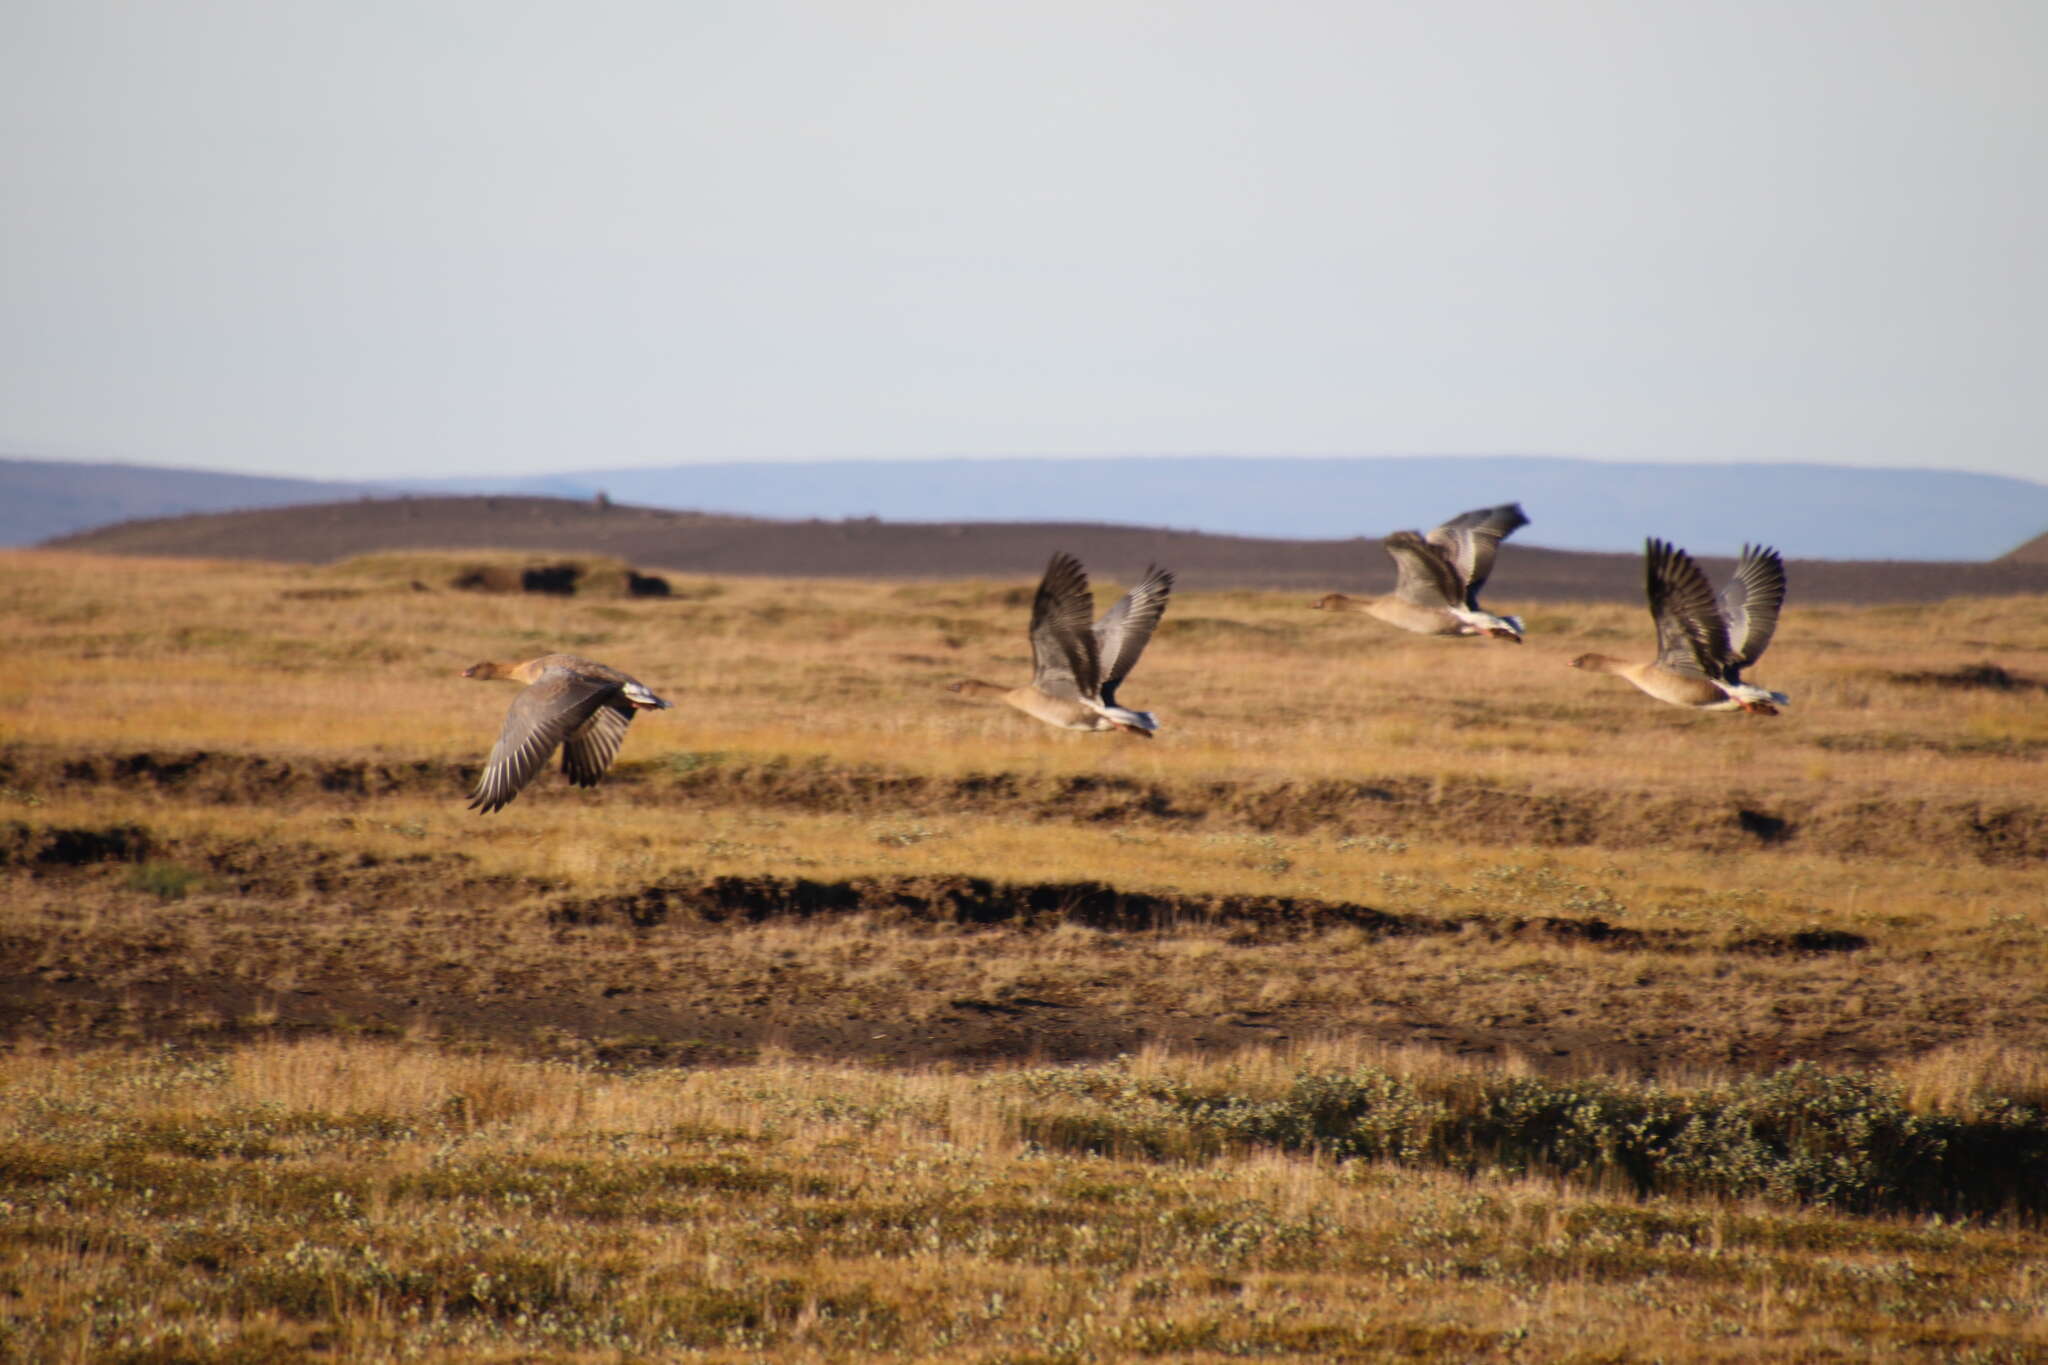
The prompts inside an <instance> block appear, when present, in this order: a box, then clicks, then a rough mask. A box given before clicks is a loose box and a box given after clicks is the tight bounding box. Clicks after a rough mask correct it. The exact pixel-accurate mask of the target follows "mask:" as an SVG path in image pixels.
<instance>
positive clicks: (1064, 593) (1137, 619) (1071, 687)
mask: <svg viewBox="0 0 2048 1365" xmlns="http://www.w3.org/2000/svg"><path fill="white" fill-rule="evenodd" d="M1172 591H1173V575H1172V574H1170V573H1168V572H1167V571H1166V570H1164V569H1161V568H1159V567H1157V566H1154V567H1152V568H1149V569H1147V570H1146V571H1145V577H1144V579H1143V580H1142V581H1140V582H1139V584H1138V586H1137V587H1135V588H1132V589H1131V590H1130V591H1129V592H1127V593H1125V594H1124V595H1123V596H1122V597H1121V598H1119V599H1117V602H1116V605H1115V606H1113V607H1111V608H1110V609H1109V610H1108V611H1106V612H1104V613H1102V619H1101V620H1099V621H1093V622H1092V623H1091V619H1090V618H1091V617H1093V616H1094V614H1095V597H1094V594H1093V593H1092V592H1090V591H1089V588H1088V574H1087V571H1086V570H1084V569H1083V568H1082V567H1081V562H1080V561H1079V560H1077V559H1075V558H1074V557H1073V556H1072V555H1070V554H1067V553H1065V552H1064V551H1062V552H1060V553H1057V554H1055V555H1053V557H1052V559H1051V561H1050V562H1049V563H1048V564H1047V565H1046V568H1045V576H1044V577H1043V578H1041V579H1040V580H1039V583H1038V593H1037V595H1036V596H1035V597H1034V598H1033V599H1032V603H1031V681H1030V682H1028V683H1026V684H1024V685H1023V686H1021V687H1004V686H1003V685H1002V684H1000V683H992V682H984V681H983V680H982V679H980V678H963V679H962V680H960V681H959V682H956V683H953V684H951V685H949V686H948V687H947V689H946V690H947V691H949V692H952V693H955V694H957V695H959V696H963V697H983V698H987V699H988V700H991V701H1000V702H1002V703H1003V704H1004V705H1006V706H1012V707H1015V708H1016V709H1017V710H1019V711H1022V712H1023V713H1024V714H1025V715H1027V716H1030V717H1032V718H1033V719H1035V720H1041V721H1044V722H1045V723H1046V724H1047V725H1052V726H1057V727H1058V728H1060V729H1062V730H1089V731H1101V730H1122V731H1123V732H1124V733H1126V734H1131V735H1138V736H1141V737H1143V738H1146V739H1150V738H1151V737H1152V732H1153V731H1154V730H1155V729H1157V728H1158V725H1159V722H1158V721H1157V719H1155V718H1154V717H1153V715H1152V713H1151V712H1149V711H1133V710H1131V709H1129V708H1128V707H1124V706H1119V705H1117V701H1116V691H1117V688H1118V687H1119V686H1120V685H1121V684H1122V683H1123V680H1124V678H1125V677H1126V676H1127V675H1128V674H1129V673H1130V671H1131V669H1132V668H1133V667H1135V666H1136V664H1137V662H1138V656H1139V655H1140V654H1142V653H1144V651H1145V645H1146V642H1147V641H1149V640H1150V639H1151V638H1152V632H1153V630H1154V629H1155V628H1156V627H1157V626H1158V625H1159V618H1160V617H1161V616H1162V615H1164V614H1165V612H1166V599H1167V596H1168V595H1169V594H1170V593H1171V592H1172Z"/></svg>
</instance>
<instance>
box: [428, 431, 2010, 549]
mask: <svg viewBox="0 0 2048 1365" xmlns="http://www.w3.org/2000/svg"><path fill="white" fill-rule="evenodd" d="M420 487H421V488H422V489H426V488H433V489H439V490H448V491H468V492H508V493H530V494H536V495H543V496H557V497H588V496H590V495H591V494H592V493H595V492H597V491H598V490H600V489H601V490H603V491H605V492H607V493H609V494H610V495H611V496H612V497H614V498H616V499H618V500H619V501H621V502H632V503H639V504H642V505H645V506H649V507H696V508H705V509H709V510H714V511H720V512H731V513H736V514H741V515H747V516H762V517H783V518H789V517H858V516H880V517H885V518H887V519H889V520H891V521H987V520H990V519H991V518H995V517H1000V518H1002V519H1003V520H1006V521H1035V522H1048V521H1065V520H1071V519H1073V518H1075V517H1076V516H1084V517H1099V518H1101V519H1103V520H1114V521H1121V522H1136V523H1144V524H1147V525H1157V526H1176V527H1184V528H1187V529H1190V530H1201V531H1212V532H1217V533H1219V534H1226V535H1241V536H1284V537H1300V538H1303V539H1337V538H1342V537H1349V536H1358V535H1373V536H1379V535H1385V534H1386V533H1387V532H1389V531H1396V530H1399V529H1401V528H1403V527H1417V528H1422V529H1426V528H1428V527H1430V526H1433V525H1435V524H1436V523H1437V522H1439V521H1442V520H1443V519H1444V518H1445V517H1448V516H1450V515H1452V514H1453V513H1456V512H1461V511H1463V510H1465V509H1466V508H1468V507H1479V506H1484V505H1487V504H1490V503H1496V502H1506V501H1510V500H1515V499H1519V500H1520V501H1521V502H1522V503H1523V505H1524V506H1525V507H1527V509H1528V512H1529V515H1530V517H1531V518H1533V519H1534V520H1533V522H1532V524H1531V525H1530V527H1529V529H1528V530H1527V531H1525V532H1523V534H1524V535H1525V536H1526V537H1527V538H1528V539H1529V540H1530V541H1531V542H1533V543H1535V544H1538V545H1548V546H1553V547H1558V548H1567V549H1576V550H1612V551H1629V550H1635V549H1638V548H1640V547H1641V545H1642V543H1643V537H1644V536H1646V535H1656V536H1662V537H1663V538H1665V539H1667V540H1671V541H1675V542H1677V543H1678V544H1680V545H1683V546H1686V547H1687V548H1689V549H1691V550H1692V551H1693V552H1694V553H1696V554H1721V555H1726V554H1733V553H1735V552H1736V551H1737V550H1739V549H1740V547H1741V545H1742V543H1743V542H1744V541H1759V542H1763V543H1765V544H1771V545H1776V546H1778V547H1779V548H1780V549H1782V550H1784V551H1785V552H1786V553H1787V554H1793V555H1799V556H1802V557H1806V558H1814V559H1935V560H1958V561H1972V560H1977V561H1981V560H1986V559H1990V558H1992V557H1993V556H1995V555H1998V554H2001V553H2003V552H2004V551H2005V550H2006V549H2008V548H2009V547H2011V546H2013V545H2017V544H2019V543H2020V542H2021V541H2023V540H2025V539H2027V538H2028V537H2029V536H2032V535H2035V534H2036V533H2038V532H2039V531H2040V530H2041V528H2042V527H2044V526H2048V485H2044V484H2039V483H2033V482H2029V481H2028V480H2025V479H2011V478H2002V477H1999V476H1996V475H1989V474H1952V473H1945V472H1941V471H1937V470H1926V469H1849V468H1841V467H1837V466H1832V465H1812V464H1769V465H1766V464H1731V465H1700V464H1641V463H1603V462H1600V461H1594V460H1574V459H1558V458H1549V457H1539V456H1458V457H1429V456H1399V457H1378V456H1376V457H1360V458H1355V459H1352V458H1346V459H1297V458H1291V457H1290V458H1279V457H1275V458H1270V459H1266V458H1249V457H1235V456H1187V457H1180V456H1174V457H1157V458H1142V459H1141V458H1122V459H1073V460H1069V459H1060V460H1054V459H1003V460H844V461H806V462H801V463H788V464H769V463H752V464H701V465H677V466H673V467H670V468H665V469H606V470H596V471H590V472H581V473H575V474H561V475H554V476H550V477H546V478H536V479H505V480H458V481H436V482H434V483H431V484H421V485H420Z"/></svg>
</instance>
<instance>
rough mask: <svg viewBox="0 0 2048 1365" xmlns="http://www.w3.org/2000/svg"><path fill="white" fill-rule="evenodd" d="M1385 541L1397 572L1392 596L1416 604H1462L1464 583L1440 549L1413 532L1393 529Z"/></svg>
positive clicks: (1447, 605)
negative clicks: (1392, 532) (1394, 530)
mask: <svg viewBox="0 0 2048 1365" xmlns="http://www.w3.org/2000/svg"><path fill="white" fill-rule="evenodd" d="M1385 544H1386V547H1387V553H1388V554H1390V555H1392V556H1393V557H1394V568H1395V569H1396V571H1397V573H1396V577H1395V579H1394V596H1396V597H1398V598H1400V599H1401V600H1402V601H1403V602H1407V603H1409V604H1411V605H1413V606H1417V607H1453V606H1461V605H1463V604H1464V601H1465V585H1464V582H1463V581H1462V580H1461V579H1460V578H1459V577H1458V570H1457V569H1456V568H1455V567H1454V566H1453V565H1452V564H1451V561H1450V559H1449V558H1448V557H1447V556H1446V555H1445V554H1444V552H1443V551H1442V550H1439V549H1438V548H1437V547H1436V546H1434V545H1432V544H1430V543H1429V542H1428V541H1426V540H1424V539H1423V538H1422V537H1421V536H1419V535H1416V534H1415V532H1413V531H1396V532H1394V534H1392V535H1390V536H1388V537H1387V539H1386V541H1385Z"/></svg>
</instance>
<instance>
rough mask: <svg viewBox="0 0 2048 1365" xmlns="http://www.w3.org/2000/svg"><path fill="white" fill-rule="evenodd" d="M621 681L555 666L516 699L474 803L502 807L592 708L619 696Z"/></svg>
mask: <svg viewBox="0 0 2048 1365" xmlns="http://www.w3.org/2000/svg"><path fill="white" fill-rule="evenodd" d="M618 693H619V685H618V684H617V683H614V682H605V681H603V680H601V679H595V678H579V677H577V676H576V675H575V674H573V673H569V672H566V671H562V670H556V669H550V670H549V671H548V672H546V673H543V674H541V676H540V678H539V679H538V680H537V681H536V682H535V683H534V684H533V686H531V687H529V688H527V689H526V690H525V691H523V692H521V693H520V694H519V695H518V696H516V697H514V698H513V699H512V707H511V709H510V710H509V711H507V712H506V713H505V728H504V729H503V730H502V731H500V732H499V734H498V742H497V743H496V744H494V745H492V746H491V756H490V757H489V758H488V759H486V760H484V771H483V776H482V777H480V778H478V779H477V784H476V790H475V791H474V792H472V793H471V794H470V801H469V808H470V809H471V810H480V811H482V812H483V813H484V814H486V815H488V814H490V813H491V812H492V811H494V810H497V809H499V808H500V807H502V806H503V805H504V804H505V803H506V802H508V801H510V800H511V799H512V798H513V797H515V796H517V795H519V792H520V789H521V788H523V787H524V786H525V785H526V784H527V783H528V782H531V781H532V780H533V776H534V774H535V773H538V772H539V771H540V770H541V769H542V768H543V767H545V766H547V761H548V757H549V756H550V755H551V754H553V753H554V752H555V747H556V746H557V745H559V744H560V743H561V742H562V741H563V740H564V739H566V738H568V737H569V736H570V735H572V734H574V733H575V732H576V731H578V730H580V729H582V728H583V724H584V722H586V721H588V720H589V719H590V717H591V713H592V712H594V711H596V710H597V709H598V708H599V707H601V706H603V705H604V704H605V703H606V702H607V701H609V700H610V699H612V698H614V697H616V696H617V695H618Z"/></svg>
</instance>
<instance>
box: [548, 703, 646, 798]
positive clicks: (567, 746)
mask: <svg viewBox="0 0 2048 1365" xmlns="http://www.w3.org/2000/svg"><path fill="white" fill-rule="evenodd" d="M632 723H633V704H632V703H631V702H629V701H627V700H626V699H625V697H624V696H623V695H622V696H617V697H613V698H612V699H611V700H610V701H607V702H602V703H600V704H599V706H598V708H597V709H596V710H595V711H592V712H591V713H590V719H589V720H586V721H584V722H583V724H582V725H581V726H579V727H578V728H576V729H575V730H573V731H571V732H570V733H569V734H568V736H567V737H565V738H564V739H563V740H562V772H563V774H564V775H565V776H567V777H568V779H569V780H570V781H571V782H573V783H575V784H576V785H577V786H579V787H594V786H596V785H597V780H598V779H599V778H600V777H603V776H604V775H605V773H606V772H607V771H609V770H610V768H611V766H612V760H613V759H615V758H617V757H618V756H619V746H620V745H621V744H624V743H625V742H626V727H627V726H628V725H631V724H632Z"/></svg>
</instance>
